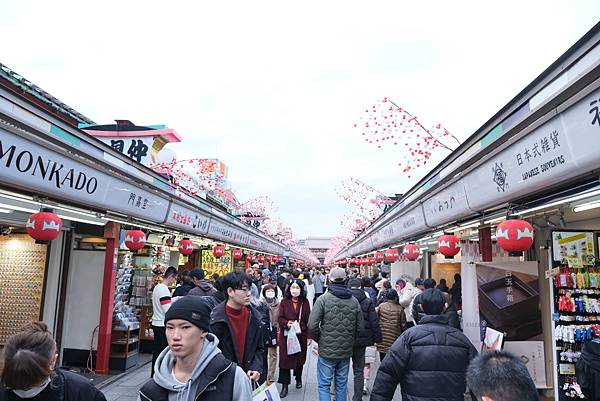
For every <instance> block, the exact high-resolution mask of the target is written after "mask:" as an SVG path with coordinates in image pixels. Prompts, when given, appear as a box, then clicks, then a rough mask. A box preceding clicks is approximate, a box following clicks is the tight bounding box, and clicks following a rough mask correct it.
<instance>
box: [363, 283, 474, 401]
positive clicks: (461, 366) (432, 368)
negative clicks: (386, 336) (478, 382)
mask: <svg viewBox="0 0 600 401" xmlns="http://www.w3.org/2000/svg"><path fill="white" fill-rule="evenodd" d="M421 302H422V304H421V305H422V307H423V311H424V312H425V314H426V316H424V317H423V318H422V319H421V320H420V321H419V324H418V325H417V326H414V327H411V328H410V329H408V330H407V331H405V332H404V333H402V335H401V336H400V337H399V338H398V339H397V340H396V342H395V343H394V345H392V347H391V348H390V350H389V351H388V353H387V356H386V357H385V359H384V360H383V362H382V363H381V366H380V367H379V371H378V372H377V377H376V379H375V384H374V385H373V393H372V394H371V401H390V400H391V399H392V398H393V397H394V392H395V390H396V387H397V386H398V384H400V389H401V391H402V400H404V401H425V400H432V399H435V400H437V401H443V400H448V401H464V399H465V398H464V393H465V372H466V370H467V366H468V365H469V362H470V361H471V359H473V358H475V357H476V356H477V351H476V350H475V347H473V344H471V342H470V341H469V339H468V338H467V337H466V336H465V335H464V334H463V333H461V332H460V330H457V329H455V328H453V327H450V326H449V325H448V321H447V318H446V317H444V316H442V315H441V313H442V311H443V310H444V304H445V300H444V296H443V294H442V292H441V291H440V290H438V289H435V288H430V289H427V290H425V291H424V292H423V294H422V296H421Z"/></svg>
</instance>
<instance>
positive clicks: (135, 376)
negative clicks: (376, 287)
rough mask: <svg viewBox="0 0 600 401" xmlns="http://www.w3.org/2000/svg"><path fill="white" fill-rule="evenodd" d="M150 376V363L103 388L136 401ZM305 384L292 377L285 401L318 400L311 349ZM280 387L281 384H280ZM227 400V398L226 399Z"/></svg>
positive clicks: (118, 398)
mask: <svg viewBox="0 0 600 401" xmlns="http://www.w3.org/2000/svg"><path fill="white" fill-rule="evenodd" d="M378 366H379V362H376V363H375V366H373V367H372V368H371V380H370V381H369V390H370V389H371V387H372V386H373V382H374V380H375V376H376V374H377V367H378ZM348 375H349V376H350V378H349V380H348V390H349V392H350V395H349V396H348V400H351V398H350V397H351V394H352V382H353V380H352V376H353V374H352V365H351V366H350V371H349V373H348ZM149 378H150V365H149V364H148V365H147V366H144V367H142V368H140V369H138V370H137V371H135V372H132V373H131V374H127V375H125V376H124V377H122V378H121V379H119V380H118V381H116V382H114V383H112V384H110V385H109V386H107V387H105V388H103V389H102V392H103V393H104V395H105V396H106V399H107V400H108V401H135V400H136V399H137V392H138V389H139V388H140V387H141V386H142V385H143V384H144V383H145V382H146V381H147V380H148V379H149ZM302 381H303V383H304V386H303V387H302V389H299V390H298V389H296V386H295V384H294V381H293V378H292V384H291V385H290V390H289V394H288V396H287V397H286V398H284V399H283V400H284V401H315V400H318V394H317V357H316V356H314V355H313V353H312V352H311V349H309V350H308V355H307V360H306V365H305V366H304V372H303V379H302ZM278 388H279V385H278ZM368 399H369V395H366V396H364V397H363V400H365V401H367V400H368ZM400 400H401V396H400V391H399V390H397V391H396V395H395V397H394V401H400ZM224 401H225V400H224Z"/></svg>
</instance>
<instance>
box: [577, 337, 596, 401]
mask: <svg viewBox="0 0 600 401" xmlns="http://www.w3.org/2000/svg"><path fill="white" fill-rule="evenodd" d="M576 372H577V383H579V385H580V386H581V391H583V394H584V395H585V396H586V398H587V399H588V400H599V399H600V342H599V341H598V340H593V341H588V342H586V343H585V344H584V345H583V349H582V350H581V358H580V359H579V361H577V369H576Z"/></svg>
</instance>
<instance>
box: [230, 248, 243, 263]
mask: <svg viewBox="0 0 600 401" xmlns="http://www.w3.org/2000/svg"><path fill="white" fill-rule="evenodd" d="M242 256H244V252H243V251H242V250H241V249H234V250H233V251H231V257H232V258H234V259H235V260H240V259H241V258H242Z"/></svg>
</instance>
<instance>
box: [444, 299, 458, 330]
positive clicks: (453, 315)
mask: <svg viewBox="0 0 600 401" xmlns="http://www.w3.org/2000/svg"><path fill="white" fill-rule="evenodd" d="M444 316H446V318H447V319H448V325H450V327H454V328H455V329H459V330H460V318H459V317H458V312H457V311H456V307H455V306H454V304H452V305H450V306H448V308H446V311H445V312H444ZM461 331H462V330H461Z"/></svg>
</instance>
